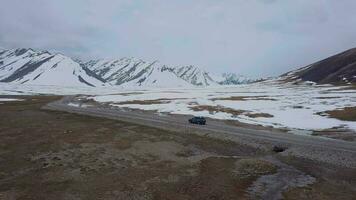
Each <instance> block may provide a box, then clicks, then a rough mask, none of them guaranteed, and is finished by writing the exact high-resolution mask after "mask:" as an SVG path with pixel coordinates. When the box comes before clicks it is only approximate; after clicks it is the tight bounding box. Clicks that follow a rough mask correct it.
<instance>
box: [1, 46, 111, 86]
mask: <svg viewBox="0 0 356 200" xmlns="http://www.w3.org/2000/svg"><path fill="white" fill-rule="evenodd" d="M0 81H1V82H11V83H21V84H36V85H57V86H101V85H105V84H104V82H102V81H101V80H100V79H98V77H95V74H93V73H91V72H90V71H88V70H86V69H85V68H83V67H82V66H80V64H78V63H77V62H75V61H74V60H72V59H71V58H69V57H67V56H64V55H62V54H52V53H50V52H48V51H35V50H33V49H24V48H22V49H14V50H2V51H0Z"/></svg>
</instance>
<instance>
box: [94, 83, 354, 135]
mask: <svg viewBox="0 0 356 200" xmlns="http://www.w3.org/2000/svg"><path fill="white" fill-rule="evenodd" d="M90 98H92V99H94V100H95V101H98V102H103V103H110V104H111V105H112V106H118V107H128V108H134V109H143V110H155V111H157V112H165V113H172V114H191V115H199V116H205V117H210V118H215V119H229V120H238V121H240V122H244V123H250V124H259V125H264V126H273V127H278V128H282V127H283V128H292V129H303V130H322V129H328V128H335V127H343V128H349V129H353V130H356V122H351V121H341V120H338V119H334V118H330V117H328V116H322V115H320V113H322V112H324V111H329V110H335V109H342V108H344V107H354V106H356V91H355V90H343V89H342V88H341V87H331V86H310V85H303V86H301V85H299V86H296V85H283V86H282V85H280V84H273V82H270V83H263V84H262V83H259V84H250V85H240V86H234V87H219V88H199V89H174V90H170V89H151V90H142V91H131V93H130V91H125V93H123V94H115V95H99V96H95V97H90ZM235 111H236V112H235ZM318 113H319V114H318ZM261 114H262V115H261ZM266 114H267V115H266Z"/></svg>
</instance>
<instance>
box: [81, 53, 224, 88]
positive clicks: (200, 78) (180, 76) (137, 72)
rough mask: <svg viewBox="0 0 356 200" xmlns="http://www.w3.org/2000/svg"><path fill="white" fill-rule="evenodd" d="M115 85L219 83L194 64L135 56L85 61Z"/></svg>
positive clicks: (99, 74)
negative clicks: (164, 62) (174, 64)
mask: <svg viewBox="0 0 356 200" xmlns="http://www.w3.org/2000/svg"><path fill="white" fill-rule="evenodd" d="M84 66H85V67H87V68H88V69H89V70H92V71H93V72H94V73H95V74H97V75H98V76H100V77H102V78H103V79H104V80H105V81H106V82H108V83H110V84H112V85H130V86H151V85H152V86H166V85H167V86H188V85H190V86H191V85H195V86H211V85H218V83H217V82H216V81H214V80H213V79H212V78H211V77H210V76H209V73H207V72H205V71H202V70H201V69H199V68H197V67H194V66H183V67H169V66H166V65H162V64H160V63H159V62H158V61H154V62H146V61H143V60H140V59H135V58H122V59H119V60H92V61H89V62H87V63H84Z"/></svg>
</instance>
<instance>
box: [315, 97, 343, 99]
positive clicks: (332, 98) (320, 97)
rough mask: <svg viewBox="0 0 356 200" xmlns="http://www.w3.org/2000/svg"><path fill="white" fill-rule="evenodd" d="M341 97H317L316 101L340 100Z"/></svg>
mask: <svg viewBox="0 0 356 200" xmlns="http://www.w3.org/2000/svg"><path fill="white" fill-rule="evenodd" d="M339 98H341V97H316V99H339Z"/></svg>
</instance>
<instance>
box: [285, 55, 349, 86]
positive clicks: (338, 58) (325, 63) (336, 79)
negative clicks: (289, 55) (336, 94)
mask: <svg viewBox="0 0 356 200" xmlns="http://www.w3.org/2000/svg"><path fill="white" fill-rule="evenodd" d="M279 79H280V80H282V81H287V82H298V81H309V82H314V83H318V84H337V85H340V84H341V85H344V84H355V83H356V48H353V49H349V50H347V51H344V52H342V53H339V54H337V55H334V56H331V57H329V58H326V59H324V60H321V61H319V62H316V63H314V64H311V65H308V66H306V67H303V68H300V69H297V70H294V71H291V72H288V73H286V74H283V75H282V76H281V77H280V78H279Z"/></svg>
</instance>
